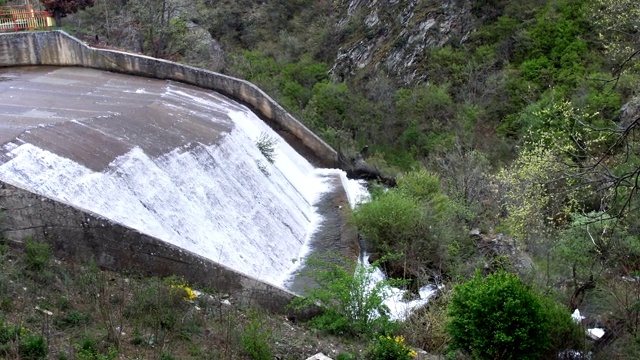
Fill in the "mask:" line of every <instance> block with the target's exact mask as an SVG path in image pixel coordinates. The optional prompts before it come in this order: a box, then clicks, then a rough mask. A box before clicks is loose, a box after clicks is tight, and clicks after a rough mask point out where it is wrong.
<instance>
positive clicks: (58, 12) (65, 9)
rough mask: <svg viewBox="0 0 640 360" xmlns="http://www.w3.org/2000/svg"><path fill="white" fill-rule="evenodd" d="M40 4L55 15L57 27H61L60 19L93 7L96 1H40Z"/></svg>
mask: <svg viewBox="0 0 640 360" xmlns="http://www.w3.org/2000/svg"><path fill="white" fill-rule="evenodd" d="M40 3H42V5H43V6H44V8H45V9H47V10H48V11H50V12H51V13H52V14H53V17H54V18H55V19H56V26H60V18H63V17H65V16H67V15H68V14H73V13H75V12H78V10H84V9H85V8H87V7H91V6H93V4H94V0H40Z"/></svg>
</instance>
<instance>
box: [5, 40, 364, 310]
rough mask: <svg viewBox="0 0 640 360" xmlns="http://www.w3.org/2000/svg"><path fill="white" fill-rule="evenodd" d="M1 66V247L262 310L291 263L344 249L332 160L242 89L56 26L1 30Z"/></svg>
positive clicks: (280, 288) (342, 180) (248, 88)
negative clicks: (158, 279) (199, 289)
mask: <svg viewBox="0 0 640 360" xmlns="http://www.w3.org/2000/svg"><path fill="white" fill-rule="evenodd" d="M0 66H2V67H0V94H2V95H1V96H0V148H1V150H2V151H1V152H0V209H2V219H1V220H0V224H2V229H3V230H4V233H5V236H6V237H7V238H8V239H9V240H11V241H13V242H15V243H20V242H22V241H24V239H25V238H34V239H36V240H39V241H48V242H50V243H51V244H52V247H53V250H54V253H55V254H56V255H57V256H60V257H64V258H70V259H72V260H75V261H88V260H89V259H95V261H96V262H97V263H98V265H100V266H102V267H104V268H107V269H114V270H128V271H141V272H144V273H147V274H151V275H158V276H166V275H171V274H175V275H178V276H184V277H185V278H186V279H187V280H189V281H191V282H193V283H196V284H200V285H203V286H211V287H213V288H215V289H219V290H220V291H224V292H227V293H229V294H231V296H235V297H236V298H237V299H238V300H239V301H244V302H249V303H256V304H258V305H261V306H264V307H267V308H270V309H274V310H282V309H283V307H284V305H286V303H287V302H288V301H289V299H290V298H291V297H292V296H293V293H292V292H291V291H299V290H300V289H301V286H302V285H301V284H298V283H297V282H296V277H295V276H292V275H293V274H294V273H295V271H296V270H297V269H298V266H299V264H300V259H301V258H302V257H304V256H305V255H307V254H308V253H310V252H313V251H315V250H319V249H320V248H321V249H323V250H333V251H341V252H343V253H345V254H357V251H358V248H357V241H356V239H357V236H356V232H355V230H354V229H353V228H352V227H351V226H349V225H348V224H347V222H346V221H345V217H346V215H347V212H348V209H349V202H348V196H347V194H346V192H345V185H346V183H347V182H348V180H347V179H346V177H345V175H344V173H343V172H342V171H339V170H336V169H329V168H326V167H327V166H329V167H330V166H331V165H332V163H333V164H335V161H336V160H335V159H336V155H335V152H334V151H333V149H331V148H330V147H329V146H327V145H326V144H324V143H323V142H322V141H321V140H320V139H318V138H317V137H316V136H315V135H314V134H313V133H311V132H310V131H309V130H307V129H306V128H305V127H304V126H302V125H301V124H300V123H298V122H297V121H295V119H293V118H292V117H291V116H290V115H289V114H287V113H286V112H285V111H284V110H283V109H282V108H281V107H279V106H278V105H277V104H276V103H275V102H273V100H271V99H270V98H269V97H268V96H266V95H265V94H264V93H262V92H261V91H260V90H259V89H257V88H255V86H253V85H251V84H249V83H246V82H244V81H242V80H238V79H233V78H229V77H226V76H224V75H220V74H216V73H212V72H207V71H204V70H201V69H196V68H190V67H187V66H183V65H180V64H176V63H171V62H166V61H162V60H158V59H153V58H148V57H144V56H138V55H132V54H127V53H122V52H116V51H109V50H100V49H93V48H90V47H88V46H86V45H84V44H82V43H80V42H79V41H77V40H75V39H74V38H72V37H70V36H68V35H67V34H65V33H63V32H47V33H22V34H3V35H0ZM133 75H138V76H133ZM140 75H143V76H145V77H141V76H140ZM281 135H282V136H281ZM260 137H263V138H264V137H266V138H269V139H274V140H275V150H276V156H275V161H273V163H271V162H269V161H268V160H267V159H266V158H265V157H264V155H263V154H262V153H261V151H260V150H259V148H258V146H257V145H256V142H257V139H259V138H260ZM301 153H302V154H304V155H305V156H304V157H303V156H302V155H300V154H301ZM309 160H310V161H309ZM289 290H291V291H289Z"/></svg>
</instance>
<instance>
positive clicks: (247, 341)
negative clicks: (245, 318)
mask: <svg viewBox="0 0 640 360" xmlns="http://www.w3.org/2000/svg"><path fill="white" fill-rule="evenodd" d="M271 337H272V333H271V330H270V329H269V326H267V324H266V323H265V320H264V317H263V316H262V314H261V313H260V312H258V311H257V310H253V311H251V312H250V314H249V323H248V324H247V325H245V327H244V331H243V333H242V335H241V342H240V346H241V347H242V350H243V351H244V352H245V353H246V354H247V355H248V356H249V357H250V358H251V359H253V360H269V359H273V354H272V352H271V348H270V346H269V344H270V343H271Z"/></svg>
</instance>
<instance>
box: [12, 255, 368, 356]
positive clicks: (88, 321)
mask: <svg viewBox="0 0 640 360" xmlns="http://www.w3.org/2000/svg"><path fill="white" fill-rule="evenodd" d="M2 245H3V247H2V249H3V250H2V252H0V290H1V291H0V298H2V299H9V301H3V306H2V307H0V358H2V359H7V360H12V359H30V360H31V359H33V360H40V359H79V360H110V359H119V358H122V357H135V358H139V359H194V360H195V359H198V360H200V359H272V358H274V357H276V356H277V357H279V358H283V359H301V358H306V357H309V356H311V355H313V354H315V353H317V352H320V351H325V352H328V351H329V350H331V349H334V350H335V351H337V352H343V353H355V354H358V353H364V352H365V351H366V350H367V348H368V342H367V341H360V340H357V339H351V340H350V341H348V342H347V341H343V340H342V339H340V338H336V337H333V336H329V335H325V336H322V337H320V338H319V337H318V336H317V334H316V330H314V329H310V328H308V327H306V326H302V325H300V324H296V323H294V322H291V321H289V320H287V319H286V318H285V317H284V316H283V315H282V314H270V313H266V312H264V311H262V310H258V309H253V308H247V307H245V306H242V305H240V304H239V302H240V300H239V299H235V298H229V297H228V295H225V294H220V293H217V292H215V291H205V290H206V289H199V290H202V292H201V293H200V294H198V295H197V296H196V293H195V292H194V290H193V289H192V287H191V286H189V285H188V284H186V283H185V282H184V280H182V279H179V278H176V277H169V278H165V279H159V278H154V277H144V276H139V275H135V274H124V273H114V272H108V271H103V270H100V269H99V268H98V267H97V266H96V264H95V263H94V262H88V263H86V264H78V263H66V262H63V261H60V260H59V259H55V258H54V257H53V256H52V254H51V251H50V250H47V251H45V250H46V249H49V247H48V246H45V245H46V244H45V243H32V244H31V245H29V248H34V247H35V248H37V249H38V251H37V253H38V254H39V256H38V257H39V258H41V259H42V258H46V259H48V261H46V262H37V263H38V264H39V265H38V266H39V267H38V270H37V272H35V273H34V270H33V258H32V254H29V255H28V254H27V252H25V251H24V249H20V248H17V247H14V246H7V244H6V243H2ZM34 274H39V275H38V276H34Z"/></svg>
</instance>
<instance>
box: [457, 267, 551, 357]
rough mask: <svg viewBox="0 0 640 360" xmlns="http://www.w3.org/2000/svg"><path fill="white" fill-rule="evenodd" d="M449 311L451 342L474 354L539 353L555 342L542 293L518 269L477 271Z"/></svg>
mask: <svg viewBox="0 0 640 360" xmlns="http://www.w3.org/2000/svg"><path fill="white" fill-rule="evenodd" d="M449 316H450V318H451V321H450V322H449V324H448V326H447V330H448V332H449V335H450V336H451V344H450V346H451V348H452V349H462V350H464V351H466V352H468V353H469V354H472V355H473V357H474V358H475V359H539V358H540V355H541V354H542V352H543V351H545V350H546V349H547V348H548V347H549V345H550V339H549V334H548V324H549V323H548V321H549V320H548V319H547V318H546V316H545V312H544V308H543V304H542V301H541V299H540V297H539V296H537V295H536V294H534V293H533V292H532V291H531V290H530V289H528V288H527V287H526V286H525V285H524V284H523V283H522V281H521V280H520V279H519V278H518V277H517V276H515V275H513V274H508V273H505V272H498V273H495V274H491V275H489V276H487V277H486V278H483V277H482V276H481V275H480V273H476V275H475V276H474V277H473V278H472V279H471V280H469V281H468V282H466V283H464V284H460V285H458V286H456V287H455V289H454V293H453V295H452V297H451V302H450V304H449Z"/></svg>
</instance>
